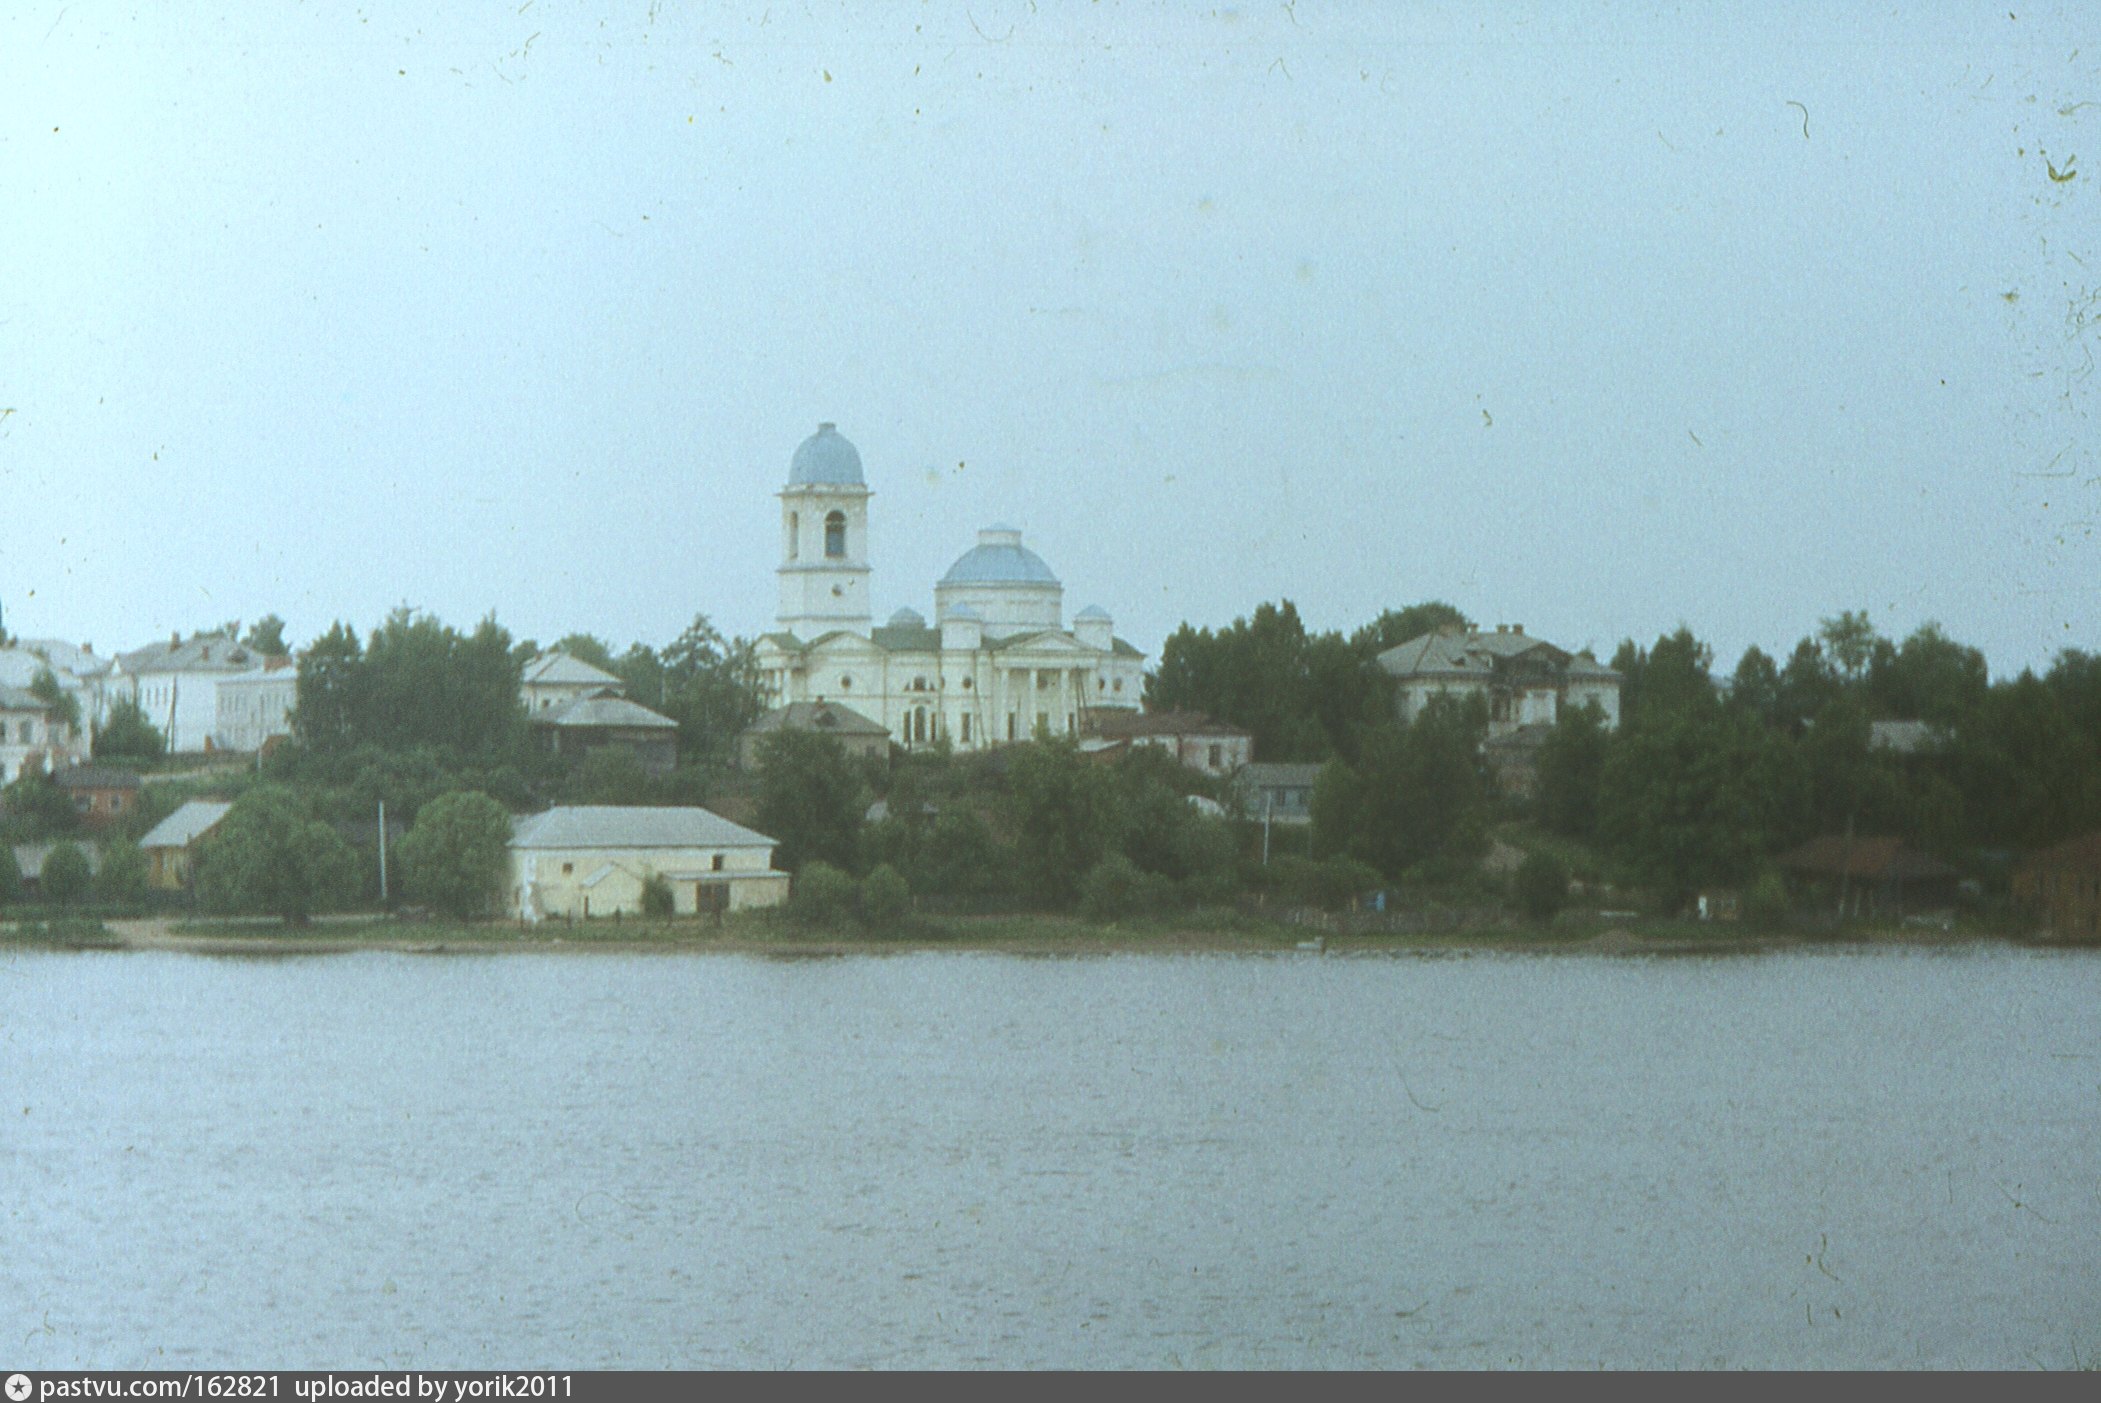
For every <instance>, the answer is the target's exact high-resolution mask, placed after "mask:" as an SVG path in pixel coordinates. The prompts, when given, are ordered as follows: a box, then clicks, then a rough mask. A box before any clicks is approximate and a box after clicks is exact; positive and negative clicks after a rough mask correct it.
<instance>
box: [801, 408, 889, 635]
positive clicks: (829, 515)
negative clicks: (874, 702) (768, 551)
mask: <svg viewBox="0 0 2101 1403" xmlns="http://www.w3.org/2000/svg"><path fill="white" fill-rule="evenodd" d="M870 495H871V494H870V493H869V491H868V484H867V482H866V481H865V480H864V479H863V478H862V476H861V455H860V453H859V452H858V451H856V449H855V448H854V446H853V445H852V444H851V443H848V442H847V441H846V439H845V437H844V436H843V435H841V434H840V432H839V430H838V427H837V426H836V425H833V424H819V425H818V426H817V432H816V433H814V434H812V435H810V436H809V437H808V438H806V439H804V440H803V442H802V447H800V448H798V449H796V450H795V456H794V458H792V459H790V460H789V463H788V485H787V486H786V487H783V488H782V489H781V493H780V497H781V565H780V570H779V571H778V572H777V573H778V574H779V575H780V581H781V607H780V613H779V615H778V621H779V624H780V627H781V628H782V629H783V630H784V631H786V632H788V633H792V634H794V635H795V636H796V637H797V638H800V639H802V640H803V641H804V642H805V643H807V642H809V641H810V640H811V639H813V638H817V637H819V636H821V635H823V634H827V633H834V632H837V631H839V630H842V629H843V630H846V631H847V632H850V633H858V634H860V635H861V636H862V637H864V638H865V637H867V636H868V634H869V631H870V630H871V628H872V627H873V626H874V616H873V614H872V613H871V611H870V606H869V602H868V577H869V573H870V572H869V567H868V498H869V496H870Z"/></svg>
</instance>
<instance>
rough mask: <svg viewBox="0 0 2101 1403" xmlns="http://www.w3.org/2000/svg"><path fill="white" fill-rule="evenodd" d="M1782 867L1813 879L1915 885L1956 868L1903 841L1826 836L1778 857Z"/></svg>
mask: <svg viewBox="0 0 2101 1403" xmlns="http://www.w3.org/2000/svg"><path fill="white" fill-rule="evenodd" d="M1779 863H1780V865H1781V866H1782V867H1784V868H1786V869H1788V870H1789V871H1791V872H1801V873H1804V874H1807V875H1809V876H1812V877H1857V878H1859V879H1860V880H1862V881H1868V882H1891V881H1895V882H1917V881H1930V880H1932V879H1934V878H1937V877H1953V876H1954V875H1955V869H1954V868H1952V867H1950V866H1948V865H1947V864H1946V863H1944V862H1937V861H1935V860H1934V859H1933V858H1930V857H1928V856H1926V855H1925V854H1924V853H1921V852H1914V851H1912V850H1911V849H1910V848H1907V847H1905V846H1904V840H1903V839H1902V838H1848V837H1847V836H1846V835H1845V834H1843V833H1827V834H1825V835H1824V836H1823V837H1821V838H1811V839H1810V840H1809V841H1808V842H1806V843H1804V844H1803V845H1802V846H1801V847H1799V848H1796V849H1795V850H1794V851H1793V852H1790V853H1783V854H1781V856H1780V858H1779Z"/></svg>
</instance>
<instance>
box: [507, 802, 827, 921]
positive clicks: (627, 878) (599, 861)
mask: <svg viewBox="0 0 2101 1403" xmlns="http://www.w3.org/2000/svg"><path fill="white" fill-rule="evenodd" d="M773 849H774V841H773V839H771V838H769V837H767V836H766V835H765V834H763V833H754V832H753V831H752V830H751V829H749V828H746V827H744V826H742V825H741V824H735V823H731V822H730V821H729V820H728V819H726V818H724V817H722V816H721V815H720V814H715V813H710V812H709V811H708V810H706V809H697V808H683V809H674V808H618V807H611V806H580V807H572V808H556V809H549V810H548V811H547V812H545V813H540V814H531V815H528V816H526V817H524V818H519V819H515V820H513V825H512V832H511V885H510V908H511V914H512V915H513V916H516V917H519V918H522V919H524V920H527V921H538V920H543V919H546V918H548V917H566V918H570V919H588V918H591V917H598V916H613V915H634V914H637V913H638V912H640V911H641V909H642V888H643V886H644V885H645V884H646V883H647V882H648V881H649V880H650V879H651V878H652V877H660V878H662V879H663V880H664V881H665V883H667V884H668V885H669V886H670V888H671V900H672V905H673V907H674V909H675V910H677V911H678V912H679V913H680V914H681V915H687V916H691V915H694V914H708V913H720V912H724V911H742V910H745V909H747V908H750V907H759V906H778V905H780V904H781V903H782V902H784V901H786V900H787V899H788V874H787V873H785V872H776V871H775V870H774V869H773Z"/></svg>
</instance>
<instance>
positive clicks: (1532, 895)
mask: <svg viewBox="0 0 2101 1403" xmlns="http://www.w3.org/2000/svg"><path fill="white" fill-rule="evenodd" d="M1511 888H1512V891H1513V893H1514V894H1515V895H1516V897H1517V904H1518V909H1519V910H1521V911H1523V912H1524V913H1525V915H1526V916H1527V917H1529V918H1530V919H1532V920H1534V921H1538V922H1541V923H1542V924H1543V923H1545V922H1547V921H1551V920H1553V919H1554V913H1555V912H1556V911H1559V910H1560V909H1561V903H1562V902H1563V901H1565V900H1567V899H1568V869H1567V868H1566V867H1563V866H1562V865H1561V861H1560V859H1558V858H1556V857H1555V856H1554V855H1553V854H1552V853H1544V852H1535V853H1527V854H1526V855H1525V860H1524V861H1523V862H1520V863H1519V864H1518V865H1517V875H1516V876H1515V877H1514V878H1513V879H1512V881H1511Z"/></svg>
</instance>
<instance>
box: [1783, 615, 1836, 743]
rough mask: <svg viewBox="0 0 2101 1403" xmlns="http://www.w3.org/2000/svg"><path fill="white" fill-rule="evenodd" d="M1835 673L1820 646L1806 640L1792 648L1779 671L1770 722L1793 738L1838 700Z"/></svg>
mask: <svg viewBox="0 0 2101 1403" xmlns="http://www.w3.org/2000/svg"><path fill="white" fill-rule="evenodd" d="M1843 685H1844V684H1843V683H1841V682H1840V680H1839V676H1838V672H1837V670H1836V669H1835V668H1833V667H1832V666H1831V662H1830V660H1829V659H1828V658H1826V657H1825V656H1824V649H1823V645H1822V644H1820V643H1818V642H1817V641H1816V640H1815V639H1814V638H1805V639H1803V640H1802V641H1801V642H1799V643H1797V644H1796V645H1795V651H1794V652H1793V653H1792V654H1791V655H1789V657H1788V659H1787V666H1786V667H1784V668H1782V669H1781V670H1780V685H1779V690H1778V692H1777V694H1776V697H1775V700H1774V706H1773V719H1774V720H1775V721H1777V722H1779V723H1780V724H1781V725H1782V726H1784V727H1786V728H1787V729H1788V730H1789V731H1790V732H1792V733H1793V734H1795V735H1800V734H1801V733H1802V732H1803V730H1804V729H1805V728H1806V727H1807V726H1808V724H1809V722H1810V721H1811V720H1812V719H1813V718H1814V717H1815V716H1816V715H1817V713H1818V712H1820V711H1822V710H1823V709H1824V708H1825V707H1827V706H1829V705H1830V704H1831V702H1832V701H1833V700H1834V699H1835V698H1836V697H1837V696H1838V694H1839V690H1840V688H1841V687H1842V686H1843Z"/></svg>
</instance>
